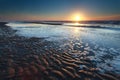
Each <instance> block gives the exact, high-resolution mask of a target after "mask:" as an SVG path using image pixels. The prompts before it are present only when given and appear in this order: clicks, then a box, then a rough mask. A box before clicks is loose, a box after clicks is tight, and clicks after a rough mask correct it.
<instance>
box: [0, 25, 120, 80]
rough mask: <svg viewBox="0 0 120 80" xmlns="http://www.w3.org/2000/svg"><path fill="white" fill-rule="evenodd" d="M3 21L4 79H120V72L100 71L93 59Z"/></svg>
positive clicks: (0, 71)
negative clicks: (18, 30)
mask: <svg viewBox="0 0 120 80" xmlns="http://www.w3.org/2000/svg"><path fill="white" fill-rule="evenodd" d="M4 24H5V23H0V80H119V79H120V75H116V74H113V73H110V72H109V73H108V72H106V73H100V72H99V68H97V67H96V65H95V64H93V62H92V61H91V60H90V59H88V58H86V57H85V56H86V55H85V56H83V55H81V56H79V57H74V56H73V55H74V54H75V52H72V53H71V54H69V53H68V50H58V49H57V48H55V46H56V45H54V43H53V42H51V41H46V40H44V38H36V37H33V38H26V37H23V36H18V35H15V34H14V33H15V32H16V31H15V30H12V29H11V28H10V27H8V26H5V25H4Z"/></svg>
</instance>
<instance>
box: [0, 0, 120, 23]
mask: <svg viewBox="0 0 120 80" xmlns="http://www.w3.org/2000/svg"><path fill="white" fill-rule="evenodd" d="M74 15H80V17H82V20H120V0H0V21H18V20H20V21H22V20H28V21H32V20H72V17H73V16H74Z"/></svg>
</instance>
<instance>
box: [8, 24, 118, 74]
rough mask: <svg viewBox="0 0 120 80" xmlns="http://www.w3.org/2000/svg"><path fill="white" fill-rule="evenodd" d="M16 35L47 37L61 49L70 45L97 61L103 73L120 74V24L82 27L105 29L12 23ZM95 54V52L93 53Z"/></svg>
mask: <svg viewBox="0 0 120 80" xmlns="http://www.w3.org/2000/svg"><path fill="white" fill-rule="evenodd" d="M7 25H8V26H11V27H12V28H13V29H15V30H18V31H17V32H16V34H18V35H20V36H26V37H44V38H45V39H46V40H49V41H55V42H58V44H59V46H60V47H61V48H65V47H66V46H69V48H70V50H71V51H72V50H77V51H81V48H80V47H82V46H83V48H84V51H86V52H88V53H92V56H91V55H89V56H87V53H85V52H84V51H81V52H80V54H84V55H86V57H88V58H90V59H91V60H93V61H94V62H96V64H97V67H98V68H100V69H101V72H105V71H113V72H115V73H119V74H120V68H119V67H120V25H113V24H81V25H82V26H86V25H87V26H96V25H97V26H100V27H105V28H99V27H98V28H88V27H87V28H84V27H74V23H69V24H68V23H64V24H63V25H47V24H35V23H21V22H17V23H8V24H7ZM93 54H94V55H93Z"/></svg>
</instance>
